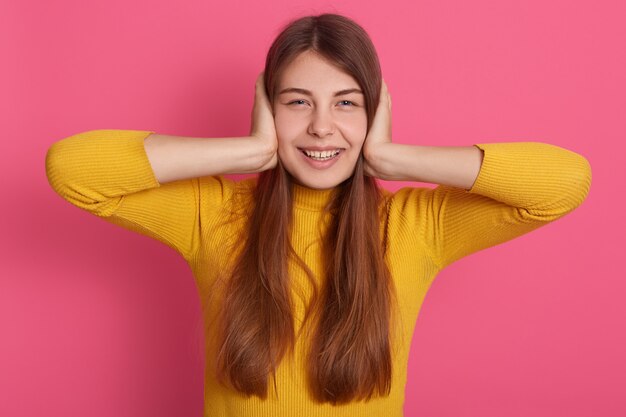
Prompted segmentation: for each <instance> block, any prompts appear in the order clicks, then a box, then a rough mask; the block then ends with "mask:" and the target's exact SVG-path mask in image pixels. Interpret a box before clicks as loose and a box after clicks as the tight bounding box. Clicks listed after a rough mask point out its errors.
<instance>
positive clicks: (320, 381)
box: [46, 14, 591, 416]
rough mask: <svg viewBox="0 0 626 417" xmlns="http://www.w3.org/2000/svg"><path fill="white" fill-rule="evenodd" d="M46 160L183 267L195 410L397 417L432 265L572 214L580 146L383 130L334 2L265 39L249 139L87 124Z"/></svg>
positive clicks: (96, 207) (359, 50)
mask: <svg viewBox="0 0 626 417" xmlns="http://www.w3.org/2000/svg"><path fill="white" fill-rule="evenodd" d="M46 169H47V175H48V179H49V182H50V184H51V186H52V187H53V188H54V190H55V191H56V192H57V193H58V194H59V195H60V196H62V197H63V198H64V199H65V200H67V201H69V202H70V203H72V204H74V205H76V206H78V207H80V208H82V209H85V210H88V211H89V212H91V213H93V214H95V215H97V216H100V217H102V218H104V219H105V220H107V221H109V222H112V223H114V224H117V225H120V226H122V227H124V228H127V229H129V230H133V231H135V232H138V233H141V234H144V235H147V236H151V237H153V238H155V239H158V240H159V241H161V242H163V243H165V244H166V245H168V246H170V247H171V248H173V249H174V250H176V251H177V252H178V253H179V254H180V255H181V256H183V257H184V259H185V260H187V262H188V263H189V265H190V266H191V269H192V271H193V274H194V277H195V279H196V282H197V285H198V289H199V291H200V294H201V298H202V305H203V310H204V312H205V320H206V324H207V328H206V337H207V343H206V352H207V370H206V384H205V400H206V411H205V415H207V416H285V415H286V416H383V415H384V416H401V415H402V409H403V401H404V388H405V382H406V376H407V375H406V373H407V362H408V355H409V347H410V342H411V337H412V333H413V327H414V324H415V321H416V319H417V315H418V312H419V310H420V307H421V304H422V301H423V299H424V297H425V295H426V292H427V290H428V288H429V286H430V285H431V283H432V282H433V279H434V278H435V276H436V275H437V273H438V272H439V271H441V270H442V269H443V268H445V267H446V266H448V265H450V264H451V263H452V262H455V261H456V260H458V259H460V258H462V257H464V256H467V255H469V254H471V253H474V252H476V251H479V250H482V249H484V248H487V247H491V246H494V245H497V244H500V243H502V242H505V241H508V240H511V239H513V238H515V237H518V236H521V235H523V234H525V233H528V232H530V231H532V230H535V229H537V228H539V227H541V226H543V225H545V224H548V223H550V222H552V221H554V220H556V219H558V218H560V217H562V216H564V215H566V214H567V213H569V212H571V211H572V210H574V209H575V208H576V207H577V206H579V205H580V204H581V203H582V202H583V201H584V200H585V198H586V196H587V193H588V190H589V187H590V183H591V169H590V166H589V163H588V162H587V160H586V159H585V158H584V157H583V156H581V155H579V154H577V153H574V152H572V151H569V150H567V149H564V148H561V147H558V146H554V145H550V144H546V143H540V142H508V143H484V144H474V145H472V146H461V147H439V146H413V145H401V144H396V143H392V141H391V99H390V97H389V93H388V91H387V89H386V86H385V83H384V82H383V81H382V77H381V71H380V66H379V62H378V58H377V54H376V52H375V49H374V47H373V45H372V43H371V41H370V38H369V37H368V35H367V34H366V32H365V31H364V30H363V29H362V28H361V27H360V26H359V25H357V24H356V23H355V22H354V21H352V20H350V19H348V18H346V17H343V16H339V15H334V14H323V15H319V16H307V17H303V18H300V19H297V20H294V21H293V22H291V23H290V24H289V25H287V26H286V27H285V28H284V29H283V31H282V32H281V33H280V34H279V35H278V37H277V38H276V39H275V41H274V43H273V44H272V46H271V48H270V50H269V53H268V55H267V60H266V63H265V69H264V71H263V72H262V73H261V74H260V75H259V77H258V79H257V83H256V95H255V102H254V108H253V115H252V129H251V133H250V135H249V136H247V137H237V138H183V137H176V136H169V135H161V134H157V133H156V132H154V131H138V130H93V131H88V132H84V133H80V134H77V135H74V136H71V137H68V138H65V139H63V140H61V141H58V142H57V143H54V144H53V145H52V146H51V147H50V149H49V151H48V154H47V158H46ZM257 172H258V173H260V174H259V175H258V176H253V177H252V178H248V179H245V180H241V181H234V180H232V179H228V178H226V177H224V176H223V174H233V173H257ZM376 178H380V179H385V180H401V181H419V182H431V183H436V184H439V185H438V186H437V187H436V188H434V189H431V188H424V187H405V188H402V189H400V190H399V191H397V192H395V193H391V192H389V191H386V190H384V189H381V188H379V187H378V185H377V182H376Z"/></svg>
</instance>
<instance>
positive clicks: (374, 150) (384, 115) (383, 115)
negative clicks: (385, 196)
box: [363, 80, 393, 180]
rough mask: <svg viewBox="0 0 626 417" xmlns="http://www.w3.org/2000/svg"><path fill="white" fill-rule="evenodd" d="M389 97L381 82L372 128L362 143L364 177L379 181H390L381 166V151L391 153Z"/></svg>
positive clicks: (383, 82) (385, 86) (383, 81)
mask: <svg viewBox="0 0 626 417" xmlns="http://www.w3.org/2000/svg"><path fill="white" fill-rule="evenodd" d="M389 145H393V144H392V143H391V96H390V95H389V91H388V90H387V84H385V80H382V85H381V89H380V100H379V101H378V108H377V109H376V115H375V116H374V121H373V122H372V126H371V128H370V130H369V132H368V134H367V136H366V138H365V142H364V143H363V157H364V159H365V167H364V169H365V175H369V176H371V177H376V178H380V179H383V180H385V179H391V177H390V176H389V175H388V174H385V172H384V169H383V168H382V166H380V165H381V160H382V158H381V156H382V155H383V151H384V150H387V152H389V151H391V149H387V148H389Z"/></svg>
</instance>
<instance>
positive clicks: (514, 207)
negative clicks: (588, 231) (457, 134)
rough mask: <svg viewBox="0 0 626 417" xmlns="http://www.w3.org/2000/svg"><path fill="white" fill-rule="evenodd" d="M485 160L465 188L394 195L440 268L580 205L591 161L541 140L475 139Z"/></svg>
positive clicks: (410, 229)
mask: <svg viewBox="0 0 626 417" xmlns="http://www.w3.org/2000/svg"><path fill="white" fill-rule="evenodd" d="M473 146H476V147H478V148H479V149H481V150H482V151H483V155H484V158H483V162H482V165H481V168H480V172H479V174H478V177H477V178H476V181H475V182H474V184H473V185H472V187H471V188H470V189H469V190H465V189H462V188H457V187H451V186H446V185H439V186H437V187H435V188H433V189H430V188H425V187H421V188H415V187H405V188H401V189H400V190H398V191H397V192H396V193H395V194H394V196H393V200H392V201H393V204H394V205H395V206H396V207H397V208H398V210H399V211H400V218H401V219H402V220H401V222H400V223H401V227H402V228H403V229H408V230H403V232H404V233H409V234H410V235H412V236H418V237H419V239H420V240H421V242H422V243H423V244H424V245H425V246H426V250H427V251H428V252H429V253H430V256H431V257H432V259H433V261H434V262H435V263H436V264H437V266H438V267H439V268H440V269H443V268H445V267H446V266H448V265H450V264H451V263H453V262H455V261H457V260H459V259H460V258H462V257H464V256H467V255H469V254H471V253H474V252H477V251H479V250H482V249H485V248H488V247H491V246H495V245H498V244H500V243H503V242H506V241H509V240H511V239H514V238H516V237H518V236H521V235H523V234H526V233H528V232H530V231H532V230H535V229H537V228H539V227H541V226H543V225H545V224H548V223H550V222H552V221H554V220H557V219H559V218H561V217H563V216H564V215H566V214H567V213H569V212H571V211H573V210H574V209H575V208H576V207H578V206H579V205H580V204H581V203H582V202H583V201H584V200H585V199H586V197H587V194H588V193H589V188H590V186H591V166H590V164H589V162H588V161H587V159H586V158H584V157H583V156H582V155H580V154H577V153H575V152H573V151H570V150H567V149H564V148H561V147H558V146H556V145H551V144H547V143H542V142H505V143H484V144H475V145H473Z"/></svg>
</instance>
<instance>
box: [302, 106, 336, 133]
mask: <svg viewBox="0 0 626 417" xmlns="http://www.w3.org/2000/svg"><path fill="white" fill-rule="evenodd" d="M308 131H309V134H311V135H314V136H317V137H320V138H323V137H325V136H328V135H332V134H333V133H335V125H334V121H333V117H332V114H331V111H330V110H325V109H322V108H319V107H318V108H317V109H315V111H314V112H313V115H312V116H311V123H309V129H308Z"/></svg>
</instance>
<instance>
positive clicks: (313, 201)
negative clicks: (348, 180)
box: [292, 182, 337, 211]
mask: <svg viewBox="0 0 626 417" xmlns="http://www.w3.org/2000/svg"><path fill="white" fill-rule="evenodd" d="M336 190H337V187H335V188H329V189H326V190H317V189H314V188H309V187H305V186H303V185H299V184H296V183H295V182H293V183H292V193H293V205H294V207H298V208H302V209H306V210H312V211H322V210H323V209H324V207H325V206H326V204H328V202H329V200H330V198H331V197H332V196H333V193H334V192H335V191H336Z"/></svg>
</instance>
